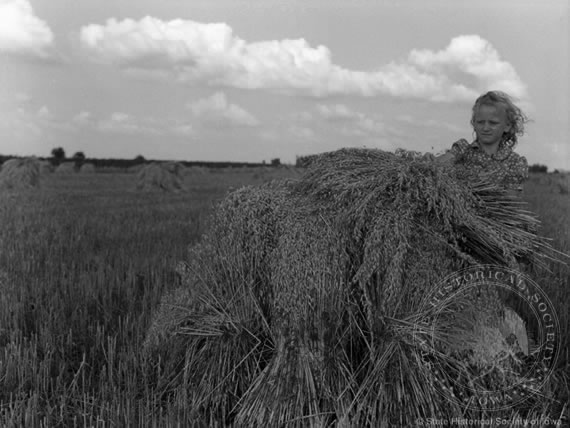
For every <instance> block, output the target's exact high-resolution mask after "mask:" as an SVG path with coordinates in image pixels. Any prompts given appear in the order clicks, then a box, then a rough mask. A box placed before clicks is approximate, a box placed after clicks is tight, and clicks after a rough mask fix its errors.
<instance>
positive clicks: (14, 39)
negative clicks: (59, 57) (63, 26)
mask: <svg viewBox="0 0 570 428" xmlns="http://www.w3.org/2000/svg"><path fill="white" fill-rule="evenodd" d="M53 42H54V36H53V33H52V31H51V29H50V28H49V26H48V25H47V24H46V23H45V22H44V21H42V20H41V19H39V18H38V17H37V16H36V15H35V14H34V11H33V9H32V6H31V4H30V2H29V1H28V0H0V53H2V52H3V53H8V54H13V55H19V56H25V57H32V58H38V59H44V60H45V59H51V58H52V53H51V49H52V47H53Z"/></svg>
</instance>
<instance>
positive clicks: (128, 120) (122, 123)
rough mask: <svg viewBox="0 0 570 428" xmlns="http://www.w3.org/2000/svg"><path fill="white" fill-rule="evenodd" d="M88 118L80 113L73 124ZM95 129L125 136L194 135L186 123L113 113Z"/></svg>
mask: <svg viewBox="0 0 570 428" xmlns="http://www.w3.org/2000/svg"><path fill="white" fill-rule="evenodd" d="M90 117H91V115H90V114H88V113H87V114H84V112H82V113H80V114H79V115H77V116H75V119H76V120H75V122H76V123H78V121H79V122H80V123H81V124H87V123H88V122H89V120H90ZM96 128H97V129H98V130H99V131H102V132H108V133H117V134H126V135H147V136H148V135H150V136H159V135H176V136H181V137H187V136H192V135H194V131H193V128H192V125H190V124H187V123H181V122H174V121H167V120H159V119H152V118H145V119H142V118H138V117H136V116H133V115H130V114H127V113H124V112H114V113H112V114H111V115H110V116H109V117H107V118H104V119H101V120H99V121H98V122H97V123H96Z"/></svg>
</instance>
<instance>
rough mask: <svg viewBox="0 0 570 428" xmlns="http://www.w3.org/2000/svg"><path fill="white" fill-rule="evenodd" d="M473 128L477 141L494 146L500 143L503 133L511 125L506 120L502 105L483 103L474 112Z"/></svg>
mask: <svg viewBox="0 0 570 428" xmlns="http://www.w3.org/2000/svg"><path fill="white" fill-rule="evenodd" d="M473 128H474V130H475V134H476V135H477V141H478V142H479V143H481V144H484V145H488V146H494V145H495V144H499V143H500V141H501V139H502V137H503V134H504V133H505V132H506V131H508V130H509V129H510V128H511V126H510V125H509V123H508V122H507V113H506V112H505V109H504V108H503V107H502V106H492V105H485V104H483V105H481V106H479V108H478V109H477V111H476V112H475V115H474V117H473Z"/></svg>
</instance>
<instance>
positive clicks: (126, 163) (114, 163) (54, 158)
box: [0, 147, 561, 174]
mask: <svg viewBox="0 0 570 428" xmlns="http://www.w3.org/2000/svg"><path fill="white" fill-rule="evenodd" d="M316 156H317V155H316V154H315V155H306V156H297V157H296V160H295V166H296V167H297V168H306V167H307V166H309V165H310V164H311V162H312V161H313V160H314V159H315V158H316ZM17 157H18V156H7V155H0V164H2V163H4V162H5V161H7V160H8V159H12V158H17ZM39 159H42V160H47V161H49V162H50V163H51V164H52V165H53V166H55V167H57V166H58V165H60V164H61V163H64V162H73V163H74V164H75V165H74V166H75V168H76V169H79V168H81V166H82V165H83V164H85V163H90V164H93V165H94V166H95V167H96V168H105V167H114V168H129V167H132V166H136V165H144V164H148V163H153V162H157V161H155V160H148V159H146V158H145V157H144V156H142V155H137V156H136V157H135V158H133V159H120V158H88V157H87V156H85V153H84V152H82V151H78V152H75V153H74V154H73V156H71V157H67V156H66V153H65V149H64V148H63V147H55V148H53V149H52V150H51V156H50V157H47V158H43V157H40V158H39ZM158 162H160V161H158ZM177 162H179V163H180V164H182V165H184V166H186V167H191V166H202V167H210V168H228V167H234V168H235V167H243V166H246V167H260V166H274V167H277V166H280V165H281V160H280V159H279V158H274V159H271V161H270V162H269V163H266V162H265V161H263V162H262V163H259V162H230V161H226V162H215V161H177ZM528 171H529V172H530V173H543V174H545V173H548V166H547V165H543V164H538V163H535V164H532V165H530V166H529V168H528ZM552 172H553V173H554V174H557V173H559V172H561V171H559V170H558V169H555V170H554V171H552Z"/></svg>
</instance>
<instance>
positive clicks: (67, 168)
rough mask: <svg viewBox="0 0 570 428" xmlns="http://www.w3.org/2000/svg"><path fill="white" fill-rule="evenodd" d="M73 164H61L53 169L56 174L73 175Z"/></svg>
mask: <svg viewBox="0 0 570 428" xmlns="http://www.w3.org/2000/svg"><path fill="white" fill-rule="evenodd" d="M75 172H76V171H75V162H62V163H60V164H59V165H58V166H57V167H56V168H55V173H56V174H74V173H75Z"/></svg>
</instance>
